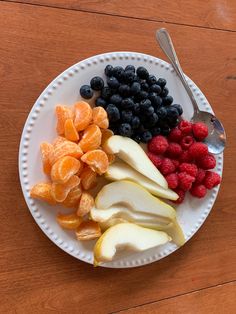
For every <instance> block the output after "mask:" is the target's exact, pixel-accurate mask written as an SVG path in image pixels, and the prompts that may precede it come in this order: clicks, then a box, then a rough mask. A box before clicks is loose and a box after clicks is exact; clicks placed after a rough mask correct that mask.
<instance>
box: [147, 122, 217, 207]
mask: <svg viewBox="0 0 236 314" xmlns="http://www.w3.org/2000/svg"><path fill="white" fill-rule="evenodd" d="M207 135H208V128H207V126H206V125H205V124H204V123H202V122H197V123H191V122H189V121H185V120H183V121H181V122H180V123H179V125H178V126H177V127H176V128H174V129H173V130H172V131H171V132H170V134H169V136H168V138H166V137H164V136H161V135H158V136H155V137H153V138H152V140H151V141H149V143H148V153H147V155H148V157H149V158H150V160H151V161H152V162H153V164H154V165H155V166H156V167H157V168H158V169H159V171H160V172H161V173H162V174H163V175H164V176H165V178H166V180H167V182H168V186H169V188H170V189H172V190H174V191H175V192H176V193H177V194H178V195H179V198H178V199H177V200H176V201H175V203H177V204H180V203H182V202H183V200H184V197H185V194H186V192H187V191H189V192H190V193H191V194H192V195H193V196H195V197H198V198H202V197H204V196H205V195H206V193H207V190H211V189H212V188H214V187H215V186H217V185H218V184H219V183H220V181H221V177H220V176H219V175H218V173H216V172H213V171H211V170H210V169H214V168H215V166H216V160H215V157H214V156H213V155H212V154H210V153H209V152H208V147H207V146H206V144H204V143H202V141H203V140H204V139H205V138H206V137H207Z"/></svg>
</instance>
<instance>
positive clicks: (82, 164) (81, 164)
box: [76, 160, 85, 177]
mask: <svg viewBox="0 0 236 314" xmlns="http://www.w3.org/2000/svg"><path fill="white" fill-rule="evenodd" d="M84 165H85V164H84V162H83V161H81V160H80V168H79V170H78V172H77V173H76V175H77V176H78V177H79V176H80V175H81V173H82V171H83V170H84V167H85V166H84Z"/></svg>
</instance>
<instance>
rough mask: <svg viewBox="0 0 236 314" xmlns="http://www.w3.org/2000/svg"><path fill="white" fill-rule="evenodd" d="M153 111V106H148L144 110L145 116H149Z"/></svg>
mask: <svg viewBox="0 0 236 314" xmlns="http://www.w3.org/2000/svg"><path fill="white" fill-rule="evenodd" d="M153 113H154V108H153V106H150V107H148V108H147V109H146V110H145V111H144V114H145V116H151V115H152V114H153Z"/></svg>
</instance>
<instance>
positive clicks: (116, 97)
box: [109, 94, 122, 106]
mask: <svg viewBox="0 0 236 314" xmlns="http://www.w3.org/2000/svg"><path fill="white" fill-rule="evenodd" d="M109 101H110V103H111V104H114V105H116V106H119V105H120V104H121V102H122V97H121V96H120V95H119V94H113V95H112V96H111V97H110V100H109Z"/></svg>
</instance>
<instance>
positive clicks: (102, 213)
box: [90, 205, 185, 246]
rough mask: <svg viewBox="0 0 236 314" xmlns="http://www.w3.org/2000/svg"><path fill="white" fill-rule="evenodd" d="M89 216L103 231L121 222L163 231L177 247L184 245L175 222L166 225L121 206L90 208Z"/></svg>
mask: <svg viewBox="0 0 236 314" xmlns="http://www.w3.org/2000/svg"><path fill="white" fill-rule="evenodd" d="M90 216H91V218H92V219H93V220H94V221H97V222H98V223H99V224H100V226H101V228H102V229H103V230H106V229H108V228H110V227H111V226H114V225H116V224H118V223H121V222H132V223H136V224H138V225H139V226H142V227H145V228H150V229H154V230H160V231H165V232H166V233H167V234H168V235H169V236H170V237H171V238H172V240H173V242H175V243H176V244H177V245H178V246H181V245H183V244H184V243H185V238H184V234H183V231H182V229H181V227H180V225H179V224H178V222H177V220H173V221H172V222H170V223H168V224H166V223H163V222H162V221H160V220H159V218H158V216H156V215H148V214H146V213H143V212H135V211H133V210H130V209H128V208H126V207H124V206H121V205H119V206H112V207H110V208H108V209H97V208H92V209H91V211H90Z"/></svg>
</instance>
